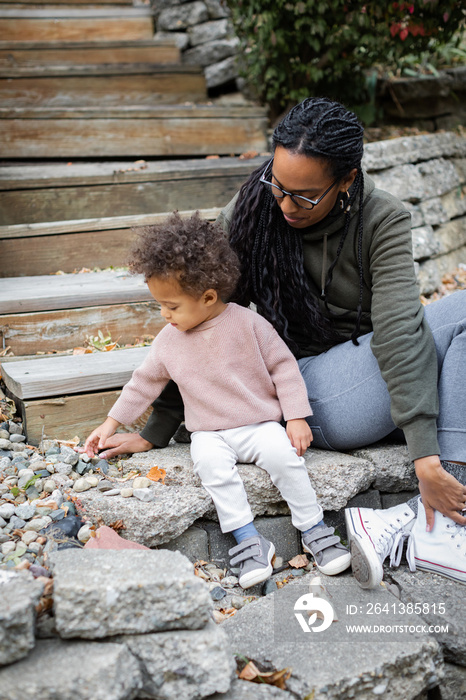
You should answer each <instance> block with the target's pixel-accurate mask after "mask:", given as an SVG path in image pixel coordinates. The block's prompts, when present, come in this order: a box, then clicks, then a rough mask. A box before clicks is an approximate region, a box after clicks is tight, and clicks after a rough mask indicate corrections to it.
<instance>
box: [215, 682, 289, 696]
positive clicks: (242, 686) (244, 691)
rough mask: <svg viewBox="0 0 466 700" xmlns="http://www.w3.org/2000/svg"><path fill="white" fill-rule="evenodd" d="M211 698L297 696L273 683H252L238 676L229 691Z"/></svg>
mask: <svg viewBox="0 0 466 700" xmlns="http://www.w3.org/2000/svg"><path fill="white" fill-rule="evenodd" d="M209 700H296V696H295V695H292V693H289V692H288V691H287V690H281V689H280V688H277V687H276V686H273V685H264V684H261V683H250V682H249V681H243V680H239V678H238V679H237V680H235V681H233V683H232V685H231V688H230V690H229V691H228V692H227V693H222V694H221V695H220V694H219V693H215V695H211V696H210V698H209Z"/></svg>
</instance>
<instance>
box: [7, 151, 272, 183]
mask: <svg viewBox="0 0 466 700" xmlns="http://www.w3.org/2000/svg"><path fill="white" fill-rule="evenodd" d="M266 157H268V158H270V155H269V153H264V154H262V155H261V156H257V157H253V158H244V157H241V156H240V157H239V158H229V157H223V158H212V159H210V158H206V159H199V158H195V159H194V158H192V159H188V158H186V159H183V160H164V161H160V160H146V161H134V162H128V161H116V160H110V161H91V162H58V163H47V162H43V163H21V164H17V163H14V162H12V163H9V164H5V163H4V164H3V165H1V164H0V192H1V191H3V190H16V189H18V190H23V189H25V188H29V189H38V188H49V187H57V188H58V187H66V188H68V187H71V186H82V185H104V184H112V185H113V184H119V183H126V182H162V181H164V180H170V181H178V180H192V179H198V178H199V179H201V178H208V179H210V180H212V181H215V180H217V179H218V178H222V177H228V176H230V175H234V176H236V175H238V176H240V177H244V179H246V178H247V177H248V175H249V174H250V173H251V172H252V170H254V169H255V168H258V167H259V166H261V165H262V164H263V163H264V161H265V158H266ZM205 184H207V183H205ZM212 184H213V182H210V183H209V186H211V185H212Z"/></svg>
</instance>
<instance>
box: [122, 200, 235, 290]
mask: <svg viewBox="0 0 466 700" xmlns="http://www.w3.org/2000/svg"><path fill="white" fill-rule="evenodd" d="M135 233H137V234H138V237H137V240H136V242H135V243H134V245H133V248H132V250H131V254H130V259H129V268H130V270H131V272H134V273H142V274H143V275H144V277H145V280H146V281H147V280H149V279H150V278H151V277H162V278H167V277H172V276H175V277H176V278H177V280H178V283H179V285H180V287H181V289H182V290H183V291H184V292H185V293H186V294H189V295H190V296H193V297H196V298H199V297H200V296H201V295H202V294H203V293H204V292H205V291H206V290H207V289H215V290H216V292H217V293H218V295H219V296H220V298H221V299H228V297H229V296H230V295H231V294H232V292H233V291H234V289H235V287H236V284H237V282H238V279H239V261H238V258H237V256H236V253H234V252H233V250H232V249H231V248H230V244H229V242H228V239H227V237H226V235H225V232H224V230H223V229H222V227H221V226H220V225H219V224H217V223H213V222H210V221H206V220H205V219H202V218H201V216H200V214H199V212H198V211H197V212H195V213H194V214H193V215H192V216H191V217H189V218H187V219H182V218H181V216H180V215H179V214H178V212H173V214H171V215H170V216H169V217H168V218H167V219H166V220H165V221H164V222H162V223H160V224H152V225H149V226H141V227H140V228H137V229H135Z"/></svg>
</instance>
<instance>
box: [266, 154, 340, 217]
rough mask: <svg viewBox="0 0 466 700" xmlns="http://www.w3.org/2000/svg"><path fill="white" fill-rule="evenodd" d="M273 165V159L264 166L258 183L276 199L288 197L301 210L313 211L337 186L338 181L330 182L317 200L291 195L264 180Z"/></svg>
mask: <svg viewBox="0 0 466 700" xmlns="http://www.w3.org/2000/svg"><path fill="white" fill-rule="evenodd" d="M272 163H273V158H272V160H269V162H268V163H267V165H266V168H265V170H264V172H263V173H262V176H261V178H260V182H261V183H262V184H263V185H265V186H266V187H267V188H268V190H269V191H270V193H271V194H273V196H274V197H275V198H276V199H283V198H284V197H285V196H288V197H289V198H290V199H291V201H292V202H294V204H297V205H298V207H301V209H308V210H309V209H314V207H315V206H316V205H317V204H319V202H321V201H322V200H323V198H324V197H325V195H326V194H328V193H329V192H330V190H331V189H332V187H335V185H336V184H337V182H338V180H335V182H332V184H331V185H330V187H329V188H328V189H326V190H325V192H324V194H322V195H321V196H320V197H319V198H318V199H308V198H307V197H303V196H301V195H300V194H293V193H292V192H287V191H286V190H284V189H283V188H282V187H279V186H278V185H274V183H273V182H269V181H268V180H266V179H265V174H266V172H267V170H268V169H269V168H270V166H271V165H272Z"/></svg>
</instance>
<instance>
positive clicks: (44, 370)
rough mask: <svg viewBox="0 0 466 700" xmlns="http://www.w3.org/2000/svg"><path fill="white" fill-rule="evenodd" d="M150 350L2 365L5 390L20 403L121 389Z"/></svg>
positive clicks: (73, 356) (119, 351)
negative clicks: (49, 397)
mask: <svg viewBox="0 0 466 700" xmlns="http://www.w3.org/2000/svg"><path fill="white" fill-rule="evenodd" d="M148 352H149V347H148V346H147V347H143V348H128V349H125V350H114V351H113V352H101V353H93V354H92V355H60V356H58V357H53V356H50V357H44V358H43V359H40V360H25V361H24V362H23V361H20V362H8V363H5V364H2V365H1V371H2V378H3V381H4V382H5V385H6V387H7V388H8V389H9V391H11V392H12V393H13V394H14V395H15V396H17V397H18V398H19V399H33V398H44V397H46V396H61V395H63V394H80V393H84V392H86V393H88V392H90V391H101V390H103V389H116V388H121V387H122V386H124V385H125V384H126V382H128V381H129V379H130V378H131V375H132V373H133V372H134V370H135V369H136V367H139V365H140V364H141V363H142V362H143V361H144V359H145V358H146V356H147V353H148Z"/></svg>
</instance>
